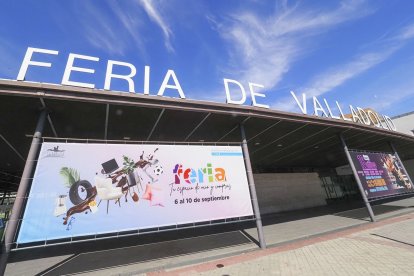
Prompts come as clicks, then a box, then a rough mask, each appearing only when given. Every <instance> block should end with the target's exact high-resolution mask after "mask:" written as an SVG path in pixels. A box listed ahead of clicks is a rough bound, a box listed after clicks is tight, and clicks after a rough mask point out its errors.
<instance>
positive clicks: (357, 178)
mask: <svg viewBox="0 0 414 276" xmlns="http://www.w3.org/2000/svg"><path fill="white" fill-rule="evenodd" d="M339 139H340V140H341V143H342V146H343V147H344V151H345V154H346V157H347V158H348V162H349V165H350V166H351V169H352V172H353V173H354V177H355V180H356V182H357V183H358V188H359V191H360V192H361V196H362V199H363V200H364V203H365V206H366V207H367V210H368V213H369V217H370V218H371V221H372V222H375V216H374V212H372V208H371V204H369V201H368V198H367V195H366V194H365V192H364V188H363V187H362V184H361V180H359V177H358V172H357V170H356V168H355V165H354V162H352V158H351V155H350V154H349V150H348V146H347V145H346V143H345V139H344V137H343V136H342V134H339Z"/></svg>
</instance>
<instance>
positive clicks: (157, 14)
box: [139, 0, 174, 52]
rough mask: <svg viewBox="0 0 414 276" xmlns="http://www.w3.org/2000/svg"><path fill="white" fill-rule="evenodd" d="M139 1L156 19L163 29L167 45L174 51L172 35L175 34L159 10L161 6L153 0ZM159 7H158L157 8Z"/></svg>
mask: <svg viewBox="0 0 414 276" xmlns="http://www.w3.org/2000/svg"><path fill="white" fill-rule="evenodd" d="M139 3H140V4H141V5H142V7H143V8H144V10H145V12H146V13H147V14H148V16H149V17H150V19H151V20H152V21H154V22H155V23H156V24H157V25H158V26H159V27H160V28H161V30H162V32H163V34H164V38H165V47H166V48H167V50H168V51H170V52H174V48H173V47H172V45H171V36H172V35H173V33H172V31H171V29H170V27H169V26H168V25H167V23H166V22H165V21H164V19H163V17H162V16H161V14H160V12H159V7H157V5H156V3H155V2H154V1H152V0H140V1H139ZM157 8H158V9H157Z"/></svg>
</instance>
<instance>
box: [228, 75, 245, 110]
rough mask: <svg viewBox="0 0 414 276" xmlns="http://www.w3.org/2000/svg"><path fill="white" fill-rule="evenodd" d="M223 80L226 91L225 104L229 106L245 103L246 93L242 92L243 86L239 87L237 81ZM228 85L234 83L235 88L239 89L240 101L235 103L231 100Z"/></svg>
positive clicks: (239, 84)
mask: <svg viewBox="0 0 414 276" xmlns="http://www.w3.org/2000/svg"><path fill="white" fill-rule="evenodd" d="M223 80H224V88H225V90H226V102H227V103H230V104H239V105H240V104H244V102H245V101H246V92H245V91H244V88H243V86H242V85H241V83H239V82H238V81H235V80H231V79H223ZM229 83H234V84H236V85H237V86H239V87H240V91H241V93H242V98H241V100H239V101H237V100H232V99H231V96H230V89H229Z"/></svg>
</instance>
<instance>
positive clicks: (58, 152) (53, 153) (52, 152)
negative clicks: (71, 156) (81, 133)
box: [46, 146, 65, 158]
mask: <svg viewBox="0 0 414 276" xmlns="http://www.w3.org/2000/svg"><path fill="white" fill-rule="evenodd" d="M64 155H65V150H62V149H59V146H56V147H53V148H50V149H47V153H46V157H60V158H62V157H63V156H64Z"/></svg>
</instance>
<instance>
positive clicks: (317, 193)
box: [254, 173, 326, 214]
mask: <svg viewBox="0 0 414 276" xmlns="http://www.w3.org/2000/svg"><path fill="white" fill-rule="evenodd" d="M254 182H255V185H256V192H257V198H258V202H259V207H260V212H261V214H269V213H276V212H282V211H290V210H296V209H302V208H308V207H315V206H321V205H326V201H325V197H326V195H325V192H324V191H323V188H322V186H321V185H322V183H321V180H320V179H319V176H318V174H317V173H263V174H254Z"/></svg>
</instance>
